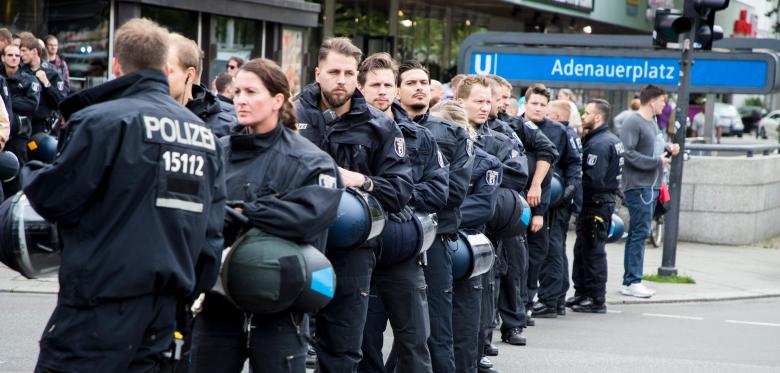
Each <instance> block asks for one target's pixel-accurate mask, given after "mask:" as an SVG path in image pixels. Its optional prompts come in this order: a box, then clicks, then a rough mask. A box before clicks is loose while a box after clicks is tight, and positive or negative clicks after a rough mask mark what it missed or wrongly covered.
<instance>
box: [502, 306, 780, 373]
mask: <svg viewBox="0 0 780 373" xmlns="http://www.w3.org/2000/svg"><path fill="white" fill-rule="evenodd" d="M778 310H780V300H779V299H776V298H775V299H767V300H751V301H740V302H716V303H689V304H645V305H619V306H609V309H608V313H607V314H605V315H590V314H577V313H573V312H569V313H568V314H567V316H565V317H564V318H562V319H552V320H537V324H536V325H537V326H535V327H531V328H529V329H528V330H527V331H526V334H527V336H528V346H526V347H514V346H510V345H506V344H503V343H500V342H499V343H497V346H499V349H500V351H501V352H500V354H499V356H497V357H496V358H495V359H494V363H495V364H496V365H497V367H498V368H500V369H501V371H502V372H665V371H667V372H737V371H739V372H778V371H780V354H778V351H780V340H778V339H777V335H778V333H779V332H780V313H778V312H777V311H778Z"/></svg>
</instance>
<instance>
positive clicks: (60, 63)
mask: <svg viewBox="0 0 780 373" xmlns="http://www.w3.org/2000/svg"><path fill="white" fill-rule="evenodd" d="M45 41H46V51H47V52H49V64H51V65H52V66H54V69H56V70H57V72H58V73H59V74H60V77H61V78H62V81H63V82H65V87H66V88H67V92H70V69H69V68H68V63H67V62H65V59H63V58H62V56H60V55H59V51H60V41H59V40H57V37H56V36H54V35H51V34H50V35H48V36H46V40H45Z"/></svg>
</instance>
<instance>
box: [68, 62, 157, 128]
mask: <svg viewBox="0 0 780 373" xmlns="http://www.w3.org/2000/svg"><path fill="white" fill-rule="evenodd" d="M150 92H156V93H161V94H164V95H166V96H167V95H168V77H166V76H165V74H163V72H162V71H160V70H153V69H147V70H140V71H135V72H132V73H130V74H127V75H124V76H122V77H119V78H116V79H114V80H110V81H108V82H105V83H103V84H101V85H99V86H97V87H93V88H89V89H85V90H83V91H81V92H78V93H75V94H73V95H71V96H69V97H68V98H66V99H65V100H64V101H62V102H61V103H60V111H61V112H62V116H63V117H64V118H65V120H68V118H70V116H71V115H72V114H74V113H76V112H77V111H79V110H81V109H83V108H85V107H87V106H90V105H95V104H99V103H101V102H105V101H110V100H115V99H117V98H120V97H124V96H129V95H133V94H137V93H144V94H148V93H150Z"/></svg>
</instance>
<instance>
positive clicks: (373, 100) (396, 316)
mask: <svg viewBox="0 0 780 373" xmlns="http://www.w3.org/2000/svg"><path fill="white" fill-rule="evenodd" d="M397 82H398V66H397V64H396V62H395V61H393V59H392V57H390V55H389V54H387V53H376V54H373V55H371V56H368V57H366V59H365V60H363V62H362V63H361V64H360V67H359V69H358V87H359V89H360V92H361V93H363V96H364V97H365V98H366V101H367V102H368V103H369V105H371V106H373V107H375V108H377V109H379V110H380V111H382V112H383V113H385V114H386V115H387V116H388V117H390V118H392V119H393V120H394V121H395V122H396V123H397V124H398V126H399V127H400V128H401V133H403V135H404V140H405V143H406V154H407V157H408V158H409V162H410V164H411V167H412V177H413V181H414V190H413V191H412V200H411V201H410V203H409V204H408V205H407V206H406V208H405V209H404V211H403V212H402V213H396V214H390V216H389V218H390V220H392V223H389V224H394V225H396V228H395V229H396V230H394V231H393V232H397V230H398V229H402V228H401V227H410V226H413V224H414V222H412V221H411V220H412V219H416V218H415V217H414V215H413V214H414V212H415V211H417V212H422V213H435V212H437V211H439V210H441V209H443V208H444V206H445V205H446V204H447V192H448V183H449V179H448V178H449V175H448V170H449V165H448V164H446V163H445V160H444V156H443V155H441V153H440V152H439V147H438V145H436V141H435V140H434V138H433V135H432V134H431V132H430V131H428V130H427V129H426V128H425V127H423V126H421V125H419V124H417V123H415V122H413V121H412V120H411V118H409V116H408V114H407V113H406V111H405V110H404V109H403V108H402V107H401V104H400V103H397V102H394V100H393V99H394V98H395V97H396V96H397V94H398V88H397V84H398V83H397ZM385 229H386V231H385V233H387V230H388V226H387V225H386V226H385ZM384 237H388V236H387V235H386V234H385V235H383V238H384ZM417 243H418V242H417V240H410V241H408V242H383V243H382V245H383V248H384V247H385V246H388V247H389V246H391V245H394V246H401V245H406V246H409V245H412V246H413V245H416V244H417ZM409 250H410V251H412V250H414V248H409ZM388 251H389V250H388ZM383 255H384V250H383ZM422 255H425V254H422ZM383 259H384V258H383ZM424 263H425V260H424V257H421V256H418V255H412V256H410V257H409V258H407V259H405V260H402V261H400V262H398V263H386V262H384V261H380V263H379V264H378V265H377V268H376V269H375V270H374V273H373V274H372V279H371V295H370V297H369V304H368V318H367V320H366V327H365V331H364V332H363V359H362V360H361V361H360V366H359V367H358V371H360V372H385V371H395V370H398V371H402V372H421V373H424V372H431V371H432V368H431V355H430V352H429V350H428V345H427V341H428V337H429V336H430V320H429V314H428V300H427V294H426V288H425V274H424V273H423V267H422V264H424ZM388 320H389V321H390V326H391V327H392V328H393V352H392V353H391V358H390V359H388V360H392V362H390V364H391V365H393V366H394V367H393V369H385V364H384V360H383V359H382V344H383V340H384V331H385V328H386V326H387V322H388Z"/></svg>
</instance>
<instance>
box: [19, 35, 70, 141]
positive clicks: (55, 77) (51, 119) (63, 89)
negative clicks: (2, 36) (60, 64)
mask: <svg viewBox="0 0 780 373" xmlns="http://www.w3.org/2000/svg"><path fill="white" fill-rule="evenodd" d="M19 36H20V37H21V38H22V46H21V48H20V51H21V54H22V62H23V63H24V67H23V68H22V71H24V72H26V73H28V74H30V75H32V76H35V77H36V78H37V79H38V84H39V85H40V89H41V92H40V102H39V104H38V108H37V109H36V110H35V113H34V114H33V116H32V134H33V135H34V134H36V133H40V132H48V131H49V130H51V129H52V127H54V126H55V125H56V124H57V123H58V122H59V117H60V114H59V111H58V109H57V108H58V106H59V105H60V102H61V101H62V100H64V99H65V97H66V96H67V95H68V87H67V85H66V84H65V81H64V80H63V79H62V77H61V76H60V73H58V72H57V69H55V68H54V66H52V65H51V64H49V63H48V62H46V61H44V60H42V59H41V54H42V53H43V48H42V47H41V45H40V44H39V43H38V38H36V37H35V36H34V35H33V34H31V33H29V32H22V33H20V34H19Z"/></svg>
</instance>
